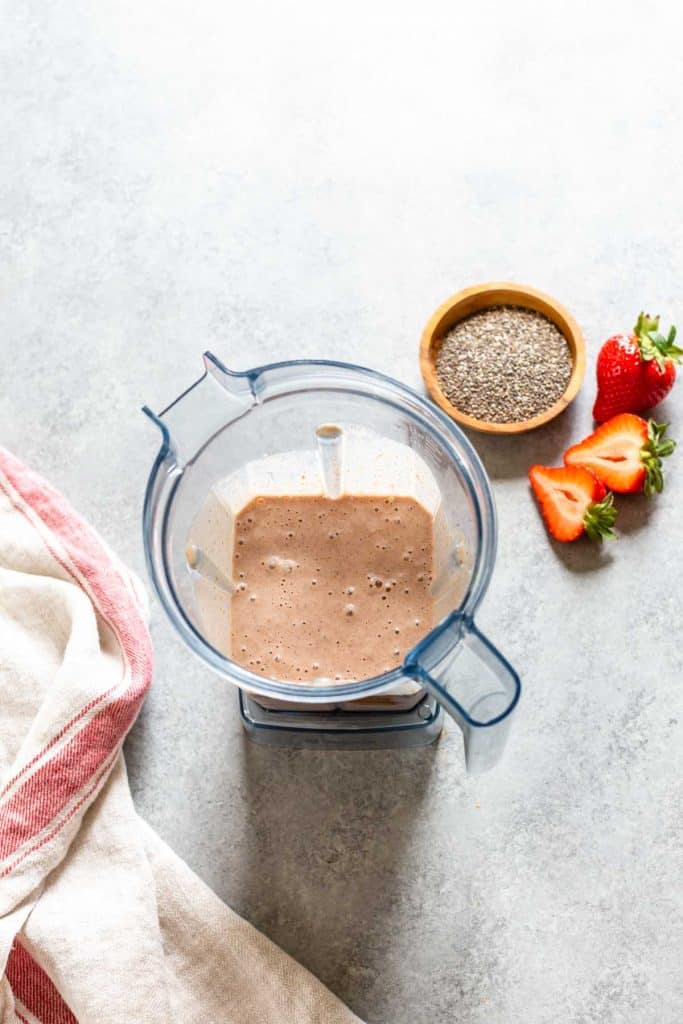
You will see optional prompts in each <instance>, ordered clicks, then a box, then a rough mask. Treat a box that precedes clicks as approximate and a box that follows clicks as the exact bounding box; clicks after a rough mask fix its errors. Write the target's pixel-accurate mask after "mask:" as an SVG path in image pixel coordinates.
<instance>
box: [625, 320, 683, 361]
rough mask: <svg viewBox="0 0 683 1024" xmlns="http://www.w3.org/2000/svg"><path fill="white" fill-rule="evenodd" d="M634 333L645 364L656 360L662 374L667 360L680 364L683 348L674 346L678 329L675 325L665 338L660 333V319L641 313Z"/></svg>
mask: <svg viewBox="0 0 683 1024" xmlns="http://www.w3.org/2000/svg"><path fill="white" fill-rule="evenodd" d="M633 333H634V334H635V336H636V341H637V343H638V348H639V349H640V357H641V359H643V360H644V362H646V363H649V362H651V361H652V360H653V359H654V360H655V362H656V363H657V366H658V367H659V369H660V371H661V372H662V373H663V372H664V368H665V362H666V360H667V359H670V360H671V361H672V362H674V363H680V361H681V356H683V348H679V346H678V345H675V344H674V342H675V340H676V328H675V327H674V326H673V324H672V325H671V327H670V328H669V333H668V334H667V336H666V337H664V335H663V334H661V333H660V331H659V317H658V316H648V315H646V314H645V313H640V315H639V316H638V321H637V323H636V326H635V327H634V329H633Z"/></svg>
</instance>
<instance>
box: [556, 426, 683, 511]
mask: <svg viewBox="0 0 683 1024" xmlns="http://www.w3.org/2000/svg"><path fill="white" fill-rule="evenodd" d="M668 425H669V424H668V423H655V422H654V421H653V420H644V419H642V418H641V417H640V416H635V415H634V414H633V413H629V412H626V413H622V414H621V415H620V416H614V417H613V418H612V419H611V420H608V421H607V423H603V424H602V426H600V427H598V429H597V430H596V431H594V433H592V434H591V435H590V437H587V438H586V439H585V440H584V441H581V442H580V443H579V444H575V445H573V446H572V447H571V448H568V449H567V451H566V452H565V453H564V461H565V465H567V466H583V467H584V468H585V469H589V470H590V471H591V473H595V475H596V476H597V477H598V479H600V480H602V482H603V483H604V485H605V486H606V487H609V489H610V490H611V491H616V492H617V493H618V494H634V493H639V492H640V491H643V492H644V493H645V494H646V495H647V497H648V498H649V497H650V496H651V495H652V494H653V493H654V492H655V491H661V490H662V488H663V487H664V476H663V475H662V459H663V458H665V457H666V456H667V455H671V453H672V452H673V450H674V448H675V447H676V442H675V441H672V440H671V439H670V438H668V437H667V438H665V437H664V433H665V431H666V428H667V427H668Z"/></svg>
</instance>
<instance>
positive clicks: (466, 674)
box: [143, 352, 520, 771]
mask: <svg viewBox="0 0 683 1024" xmlns="http://www.w3.org/2000/svg"><path fill="white" fill-rule="evenodd" d="M204 364H205V371H204V373H203V374H202V376H201V377H200V378H199V379H198V380H197V381H195V382H194V383H193V384H192V385H191V386H190V387H189V388H188V389H187V390H186V391H185V392H183V394H181V395H180V396H179V397H178V398H176V399H175V400H174V401H173V402H172V403H171V404H170V405H169V406H168V407H167V408H166V409H164V410H163V412H161V413H160V414H159V415H155V414H154V413H153V412H151V411H150V410H149V409H148V408H145V410H144V411H145V412H146V413H147V415H148V416H149V417H150V418H151V419H152V420H153V421H154V422H155V423H156V424H157V426H158V427H159V429H160V431H161V435H162V444H161V448H160V450H159V453H158V455H157V457H156V460H155V462H154V465H153V467H152V471H151V473H150V477H149V481H148V484H147V491H146V495H145V505H144V515H143V531H144V545H145V554H146V559H147V565H148V570H149V573H150V576H151V579H152V583H153V585H154V588H155V590H156V593H157V595H158V596H159V599H160V600H161V603H162V605H163V607H164V608H165V610H166V613H167V614H168V616H169V618H170V620H171V622H172V624H173V625H174V627H175V628H176V629H177V631H178V632H179V633H180V635H181V637H182V638H183V640H184V641H185V642H186V643H187V645H188V646H189V647H190V648H191V649H192V650H193V651H194V652H195V653H196V654H197V655H198V656H199V657H200V658H201V659H202V660H203V661H204V662H205V663H206V664H207V665H208V666H209V667H210V668H211V669H213V670H214V671H215V672H217V673H218V674H219V675H221V676H223V677H224V678H225V679H227V680H229V681H230V682H231V683H235V684H236V685H237V686H238V687H239V692H240V709H241V714H242V721H243V724H244V726H245V729H246V730H247V733H248V734H249V736H250V737H251V738H252V739H254V740H256V741H257V742H262V743H270V744H276V745H300V746H313V745H320V746H326V745H327V746H332V747H363V748H372V747H402V746H417V745H422V744H426V743H431V742H432V741H433V740H434V739H436V737H437V736H438V735H439V733H440V731H441V728H442V724H443V712H444V711H445V712H446V713H448V714H449V715H451V716H452V717H453V718H454V719H455V721H456V722H457V723H458V725H459V726H460V729H461V730H462V733H463V737H464V744H465V756H466V763H467V768H468V770H469V771H484V770H486V769H487V768H490V767H491V766H492V765H493V764H495V762H496V761H497V760H498V759H499V757H500V755H501V753H502V750H503V748H504V745H505V741H506V738H507V734H508V731H509V727H510V722H511V719H512V713H513V711H514V709H515V707H516V705H517V702H518V700H519V695H520V681H519V677H518V675H517V673H516V672H515V671H514V669H513V668H512V667H511V666H510V665H509V663H508V662H507V661H506V660H505V658H504V657H503V656H502V655H501V654H500V653H499V652H498V651H497V650H496V648H495V647H494V646H493V645H492V644H491V643H490V642H489V641H488V640H487V639H486V637H485V636H483V635H482V634H481V633H480V632H479V630H478V629H477V627H476V626H475V624H474V619H473V617H474V613H475V611H476V609H477V606H478V604H479V602H480V600H481V599H482V597H483V595H484V593H485V591H486V587H487V586H488V583H489V579H490V576H491V572H492V569H493V564H494V559H495V550H496V522H495V511H494V506H493V499H492V494H491V488H490V484H489V481H488V478H487V476H486V472H485V470H484V468H483V466H482V464H481V462H480V460H479V458H478V456H477V454H476V452H475V451H474V449H473V448H472V446H471V445H470V443H469V441H468V440H467V438H466V437H465V436H464V434H463V433H462V432H461V431H460V430H459V428H458V427H457V426H456V425H455V424H454V423H453V422H451V421H450V420H449V419H448V418H447V417H446V416H445V415H444V414H443V413H442V412H441V411H440V410H439V409H438V408H437V407H436V406H434V405H433V404H432V403H430V402H428V401H426V400H425V399H423V398H422V397H421V396H419V395H418V394H417V393H416V392H414V391H412V390H411V389H410V388H408V387H406V386H405V385H403V384H400V383H399V382H398V381H395V380H392V379H390V378H389V377H385V376H384V375H382V374H379V373H376V372H374V371H372V370H368V369H364V368H362V367H359V366H354V365H350V364H344V363H337V362H327V361H306V360H295V361H291V362H284V363H274V364H271V365H268V366H261V367H257V368H255V369H252V370H247V371H244V372H239V373H237V372H233V371H231V370H228V369H227V368H226V367H225V366H223V364H222V363H221V362H220V361H219V360H218V359H217V358H216V357H215V356H213V355H212V354H211V353H208V352H207V353H206V354H205V355H204ZM342 493H346V494H353V495H363V494H365V495H372V496H373V497H374V496H377V495H382V496H390V495H401V496H410V497H414V498H415V499H416V500H417V501H419V502H421V504H423V505H424V507H425V508H427V510H428V511H429V512H430V513H431V514H432V516H433V520H434V572H433V584H432V598H433V602H434V612H435V614H434V621H435V622H436V623H437V625H436V626H434V628H433V629H431V630H430V631H429V633H427V635H425V636H424V637H423V638H422V640H421V641H420V642H419V643H418V644H417V645H416V646H415V647H414V648H413V649H412V650H411V651H410V652H409V653H408V654H407V655H406V656H405V658H404V660H403V663H402V664H401V665H399V666H398V667H396V668H395V669H393V670H392V671H389V672H386V673H384V674H382V675H379V676H376V677H374V678H372V679H363V680H360V681H348V680H347V681H345V680H341V681H334V680H330V679H326V680H325V679H323V680H313V681H311V682H306V683H301V682H283V681H281V680H276V679H269V678H264V676H262V675H256V674H255V673H253V672H251V671H249V669H247V668H245V667H243V666H242V665H238V664H237V663H236V662H234V661H233V660H231V657H230V651H229V643H230V629H229V621H230V599H231V595H232V592H233V591H234V587H235V584H234V582H233V580H232V554H233V551H232V545H233V533H234V529H233V526H234V519H235V516H236V515H237V513H238V512H239V511H240V509H241V508H243V507H244V506H245V505H246V504H247V503H248V502H249V501H250V500H251V498H252V497H255V496H256V495H267V494H273V495H277V494H286V495H292V494H325V495H327V496H328V497H331V498H334V497H338V496H339V495H340V494H342Z"/></svg>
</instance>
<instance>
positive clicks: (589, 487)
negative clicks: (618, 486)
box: [529, 466, 617, 541]
mask: <svg viewBox="0 0 683 1024" xmlns="http://www.w3.org/2000/svg"><path fill="white" fill-rule="evenodd" d="M529 480H530V482H531V486H532V487H533V490H534V494H535V495H536V498H537V500H538V503H539V505H540V506H541V512H542V513H543V518H544V519H545V522H546V526H547V527H548V529H549V531H550V533H551V534H552V535H553V537H554V538H555V540H561V541H570V540H576V538H577V537H580V536H581V534H582V533H584V532H585V533H586V534H587V535H588V536H589V537H590V538H591V540H602V539H603V537H614V531H613V530H612V526H613V525H614V520H615V517H616V514H617V510H616V509H615V508H614V505H613V499H612V495H611V494H608V493H607V492H606V490H605V488H604V487H603V485H602V484H601V482H600V481H599V480H598V478H597V477H595V476H593V474H592V473H590V472H589V471H588V470H587V469H583V468H581V467H577V466H560V467H557V468H555V467H549V466H532V467H531V469H530V470H529Z"/></svg>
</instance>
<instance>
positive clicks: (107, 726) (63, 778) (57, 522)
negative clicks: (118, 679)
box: [0, 448, 152, 874]
mask: <svg viewBox="0 0 683 1024" xmlns="http://www.w3.org/2000/svg"><path fill="white" fill-rule="evenodd" d="M0 471H1V472H2V473H4V475H5V477H6V479H7V481H8V483H9V484H10V486H9V487H7V486H5V484H4V482H3V481H2V479H1V478H0V486H2V487H3V490H5V492H6V493H7V495H8V497H9V498H10V501H12V504H13V505H14V507H15V508H16V509H17V510H18V511H19V512H21V513H22V514H23V515H24V517H25V518H26V519H27V521H28V522H29V523H31V525H32V526H33V527H34V528H35V529H37V530H38V532H39V533H40V535H41V539H42V541H43V543H45V544H46V546H47V547H48V549H49V550H50V553H51V554H52V556H53V558H55V559H56V560H57V561H58V562H59V564H60V565H61V566H62V567H63V568H64V569H65V570H66V571H67V572H68V573H69V575H70V576H71V577H72V578H73V579H74V581H75V582H76V583H77V584H78V585H79V586H81V587H82V589H83V590H84V591H85V592H86V593H87V594H88V596H89V597H90V599H91V600H92V602H93V605H94V607H95V609H96V610H97V611H98V612H99V614H100V616H101V617H102V618H103V619H104V620H105V621H106V622H107V623H108V624H109V626H110V627H111V629H112V631H113V632H114V634H115V636H116V638H117V640H118V642H119V644H120V647H121V654H122V659H123V671H124V679H125V676H126V674H127V673H129V676H130V683H129V685H128V686H127V687H126V689H125V690H124V691H123V692H122V693H120V694H119V695H117V696H116V697H115V698H114V699H113V700H111V701H110V702H109V703H108V704H106V705H105V706H104V707H102V708H101V709H100V710H99V711H98V712H97V713H96V714H95V716H94V717H93V718H92V719H91V720H90V721H89V722H88V723H86V725H85V726H84V727H83V728H82V729H81V730H80V731H79V732H78V733H77V734H76V735H75V736H74V737H73V738H72V739H71V740H70V741H69V742H68V743H67V744H65V746H64V747H63V748H61V749H60V750H58V751H57V752H56V753H55V754H54V755H53V756H52V757H51V758H50V759H49V760H47V761H45V762H44V763H43V764H42V765H41V766H40V768H38V769H37V771H36V772H35V773H34V774H33V775H29V776H28V777H27V778H26V780H25V782H23V783H22V784H21V786H19V787H18V788H17V789H16V790H15V791H14V792H13V793H12V794H11V795H10V796H8V797H7V799H6V800H5V802H4V805H1V806H0V811H1V813H2V819H3V823H2V825H1V827H0V857H2V858H5V857H7V856H8V855H9V854H11V853H13V852H15V851H16V850H17V849H18V848H19V847H20V846H21V845H22V844H24V843H26V842H27V841H28V840H30V839H31V838H32V837H34V836H35V835H36V834H37V833H38V832H40V831H41V830H42V829H44V828H45V827H46V826H47V825H48V824H49V822H50V821H51V820H52V819H53V818H54V817H55V816H56V815H57V814H58V813H59V812H60V811H62V810H64V808H65V807H66V806H67V805H68V804H69V802H70V801H72V800H73V799H74V797H75V796H77V794H78V793H79V792H80V791H81V789H82V788H83V787H84V786H85V785H86V784H87V782H88V781H89V780H90V779H91V778H92V776H93V774H96V773H97V771H98V769H99V768H100V767H101V766H102V764H103V763H104V762H105V761H106V759H107V757H108V756H109V755H110V754H111V753H112V751H114V750H115V749H116V747H117V746H118V745H119V744H120V743H121V742H122V741H123V738H124V736H125V734H126V732H127V731H128V729H129V728H130V726H131V725H132V723H133V721H134V720H135V717H136V715H137V713H138V711H139V708H140V705H141V703H142V700H143V698H144V695H145V693H146V691H147V689H148V687H149V685H150V682H151V675H152V648H151V641H150V638H149V633H148V631H147V627H146V625H145V622H144V619H143V617H142V612H141V609H140V606H139V604H138V603H137V601H136V600H135V597H134V595H133V594H132V592H131V588H130V585H129V583H128V581H127V579H124V578H123V576H122V571H121V570H122V567H119V566H118V565H117V564H116V562H115V561H114V560H113V559H112V557H111V555H110V553H109V551H108V550H107V548H106V547H105V546H104V544H103V543H102V542H101V541H100V539H99V537H98V536H97V534H96V533H95V532H94V531H93V530H92V528H91V527H89V526H88V524H87V523H86V522H85V521H84V520H83V519H81V517H80V516H78V515H77V513H76V512H74V511H73V509H72V508H71V506H70V505H69V504H68V503H67V502H66V501H65V499H64V498H63V497H62V496H61V495H60V494H59V493H58V492H57V491H55V490H54V489H53V488H51V487H50V486H49V485H48V484H46V483H45V482H44V481H43V480H41V478H40V477H38V476H37V475H36V474H35V473H33V472H31V471H30V470H28V469H27V468H26V467H25V466H23V465H22V464H21V463H20V462H18V460H17V459H15V458H14V457H13V456H12V455H10V454H9V452H7V451H6V450H4V449H2V448H0ZM13 492H15V493H13ZM17 499H19V500H17ZM26 506H29V507H28V508H27V507H26ZM36 518H37V520H38V522H36V521H35V519H36ZM41 527H42V528H41ZM50 534H54V536H55V537H56V538H57V539H58V541H59V546H61V548H62V549H63V552H64V553H65V554H66V556H67V558H64V557H62V555H61V554H60V553H59V551H58V550H57V547H58V545H55V544H53V543H51V542H50ZM122 681H123V680H122ZM114 690H116V687H114V688H110V689H109V690H108V691H107V692H106V693H103V694H100V695H99V696H97V697H96V698H94V699H93V700H91V701H89V702H88V704H87V705H86V706H85V707H84V708H82V709H81V710H80V712H79V713H78V714H77V715H75V716H73V717H72V719H71V722H72V723H75V722H77V721H78V720H79V719H80V718H82V717H83V716H84V715H85V714H87V713H88V711H90V710H92V708H93V707H96V706H97V704H98V703H100V702H101V701H104V700H106V698H107V697H108V696H109V695H110V694H112V692H113V691H114ZM65 728H67V726H62V727H61V728H60V730H59V732H58V733H57V735H56V736H54V737H52V738H51V739H50V740H49V741H48V743H47V744H45V746H44V747H43V748H42V750H41V751H40V752H39V753H38V754H37V755H36V756H35V757H34V758H32V761H31V762H30V764H31V765H33V764H35V763H36V761H37V760H38V759H40V758H41V757H42V756H43V755H44V754H45V753H46V752H47V751H49V749H50V748H51V747H52V746H53V745H54V744H55V742H56V741H57V737H58V736H60V735H63V733H64V731H65ZM27 770H28V766H24V767H23V768H22V769H21V771H20V772H18V773H17V774H16V775H15V776H14V779H13V780H10V783H9V784H10V785H11V784H12V783H13V782H16V781H17V780H18V779H19V778H20V777H21V776H22V775H24V774H25V773H26V771H27ZM65 820H68V819H65ZM60 828H61V825H60ZM57 831H59V829H56V830H55V832H53V833H52V835H54V834H56V832H57ZM20 859H22V860H23V857H22V858H20ZM15 863H18V861H15ZM6 873H7V872H5V874H6Z"/></svg>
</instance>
